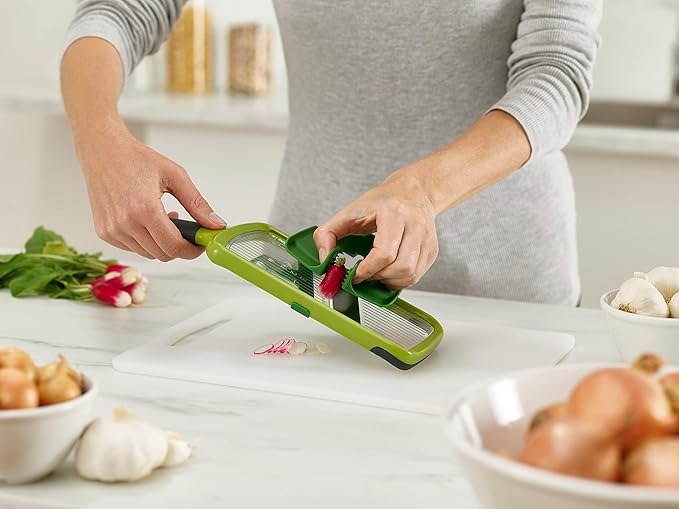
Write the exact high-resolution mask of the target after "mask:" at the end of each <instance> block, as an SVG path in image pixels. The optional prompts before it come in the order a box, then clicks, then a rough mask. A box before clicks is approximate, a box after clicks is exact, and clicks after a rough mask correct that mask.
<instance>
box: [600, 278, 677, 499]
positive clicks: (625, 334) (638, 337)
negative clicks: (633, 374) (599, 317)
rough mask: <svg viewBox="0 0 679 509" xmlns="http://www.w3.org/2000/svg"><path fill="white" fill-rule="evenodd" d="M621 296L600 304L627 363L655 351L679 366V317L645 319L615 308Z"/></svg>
mask: <svg viewBox="0 0 679 509" xmlns="http://www.w3.org/2000/svg"><path fill="white" fill-rule="evenodd" d="M617 293H618V290H611V291H610V292H606V293H604V294H603V295H602V296H601V299H600V301H599V304H600V306H601V309H602V310H603V312H604V313H605V314H606V320H607V321H608V326H609V328H610V331H611V334H613V339H614V340H615V344H616V345H617V347H618V350H619V351H620V355H621V356H622V358H623V360H625V362H634V360H635V359H636V358H637V357H638V356H639V355H640V354H642V353H646V352H652V353H655V354H658V355H660V356H661V357H662V358H663V359H664V361H665V362H666V363H667V364H673V365H677V366H679V318H658V317H654V316H642V315H637V314H634V313H626V312H625V311H620V310H619V309H615V308H614V307H612V306H611V302H612V301H613V299H614V298H615V296H616V294H617ZM677 507H679V505H677Z"/></svg>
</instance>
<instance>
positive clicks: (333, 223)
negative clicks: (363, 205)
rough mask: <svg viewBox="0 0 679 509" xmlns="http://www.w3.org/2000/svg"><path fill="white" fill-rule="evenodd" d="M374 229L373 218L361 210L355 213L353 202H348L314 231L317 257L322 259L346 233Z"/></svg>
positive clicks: (372, 230) (369, 231) (370, 231)
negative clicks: (348, 203)
mask: <svg viewBox="0 0 679 509" xmlns="http://www.w3.org/2000/svg"><path fill="white" fill-rule="evenodd" d="M374 231H375V223H374V220H373V218H372V217H371V216H368V215H365V214H363V213H362V212H361V213H358V214H357V213H356V210H355V207H354V206H353V204H350V205H348V206H347V207H345V208H344V209H342V210H340V211H339V212H338V213H337V214H335V215H334V216H333V217H331V218H330V219H329V220H328V221H326V222H325V223H323V224H322V225H321V226H319V227H318V228H317V229H316V231H315V232H314V242H315V243H316V248H317V249H318V258H319V259H320V260H321V261H323V260H324V259H325V257H326V256H327V254H328V253H329V252H330V251H332V250H333V249H334V248H335V246H336V245H337V241H338V240H339V239H341V238H343V237H346V236H347V235H351V234H356V233H372V232H374Z"/></svg>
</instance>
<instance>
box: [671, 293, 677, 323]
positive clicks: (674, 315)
mask: <svg viewBox="0 0 679 509" xmlns="http://www.w3.org/2000/svg"><path fill="white" fill-rule="evenodd" d="M669 307H670V316H671V317H672V318H679V292H677V293H675V294H674V295H673V296H672V298H671V299H670V306H669Z"/></svg>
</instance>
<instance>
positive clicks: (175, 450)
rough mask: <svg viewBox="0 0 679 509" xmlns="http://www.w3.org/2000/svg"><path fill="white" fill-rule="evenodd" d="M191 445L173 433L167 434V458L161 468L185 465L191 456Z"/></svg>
mask: <svg viewBox="0 0 679 509" xmlns="http://www.w3.org/2000/svg"><path fill="white" fill-rule="evenodd" d="M192 449H193V447H192V446H191V444H189V443H188V442H186V441H185V440H182V438H181V437H180V436H179V435H178V434H177V433H174V432H172V431H169V432H168V433H167V456H165V460H164V461H163V463H161V465H160V466H161V467H174V466H177V465H180V464H182V463H184V462H185V461H186V460H187V459H189V457H190V456H191V452H192Z"/></svg>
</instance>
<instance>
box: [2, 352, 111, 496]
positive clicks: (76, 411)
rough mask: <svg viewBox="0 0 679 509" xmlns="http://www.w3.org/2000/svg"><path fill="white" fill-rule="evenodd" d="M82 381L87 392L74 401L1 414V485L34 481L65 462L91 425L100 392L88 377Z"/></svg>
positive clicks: (5, 411)
mask: <svg viewBox="0 0 679 509" xmlns="http://www.w3.org/2000/svg"><path fill="white" fill-rule="evenodd" d="M34 360H35V359H34ZM83 381H84V383H85V387H87V392H85V394H83V395H82V396H80V397H78V398H76V399H74V400H71V401H67V402H65V403H60V404H57V405H50V406H45V407H40V408H30V409H24V410H2V411H0V483H2V481H7V482H9V483H21V482H30V481H35V480H37V479H40V478H42V477H44V476H46V475H47V474H49V473H51V472H52V471H53V470H54V469H55V468H56V467H57V466H58V465H59V464H60V463H61V462H62V461H63V460H64V458H65V457H66V456H67V455H68V453H69V452H70V450H71V447H73V444H74V443H75V442H76V440H77V439H78V436H80V433H81V432H82V430H83V429H85V426H86V425H87V424H88V423H89V422H90V419H91V418H92V409H93V408H94V400H95V398H96V397H97V393H98V391H99V388H98V387H97V385H96V383H94V384H93V383H92V381H91V380H89V379H88V378H87V377H86V376H85V377H84V378H83Z"/></svg>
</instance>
